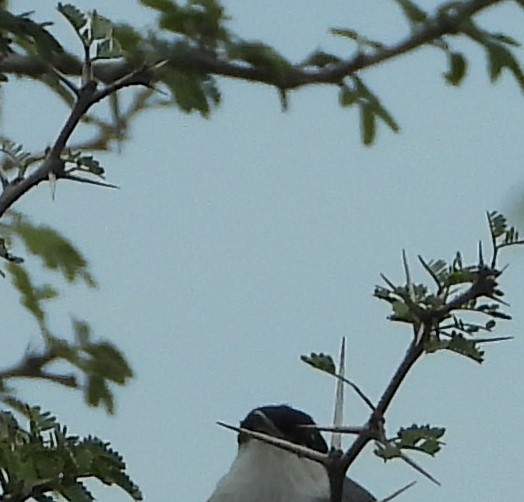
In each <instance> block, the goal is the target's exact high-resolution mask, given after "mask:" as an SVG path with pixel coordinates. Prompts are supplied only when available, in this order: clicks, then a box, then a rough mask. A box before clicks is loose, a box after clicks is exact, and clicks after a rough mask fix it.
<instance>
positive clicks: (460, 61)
mask: <svg viewBox="0 0 524 502" xmlns="http://www.w3.org/2000/svg"><path fill="white" fill-rule="evenodd" d="M448 61H449V70H448V72H447V73H445V74H444V78H445V79H446V81H447V82H448V83H450V84H451V85H460V83H461V82H462V80H463V79H464V77H465V76H466V72H467V60H466V58H465V57H464V56H463V55H462V54H461V53H460V52H450V53H448Z"/></svg>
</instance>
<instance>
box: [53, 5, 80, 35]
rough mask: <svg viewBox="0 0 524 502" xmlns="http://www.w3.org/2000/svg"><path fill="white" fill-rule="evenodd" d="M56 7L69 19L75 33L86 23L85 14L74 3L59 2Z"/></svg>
mask: <svg viewBox="0 0 524 502" xmlns="http://www.w3.org/2000/svg"><path fill="white" fill-rule="evenodd" d="M57 9H58V12H60V14H62V15H63V16H64V17H65V18H66V19H67V20H68V21H69V23H70V24H71V26H73V28H74V29H75V31H76V32H77V33H79V32H80V30H81V29H82V28H83V27H84V26H85V25H86V24H87V16H85V15H84V14H83V13H82V12H81V11H80V10H79V9H77V8H76V7H75V6H74V5H71V4H63V3H59V4H58V7H57Z"/></svg>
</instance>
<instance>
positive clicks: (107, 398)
mask: <svg viewBox="0 0 524 502" xmlns="http://www.w3.org/2000/svg"><path fill="white" fill-rule="evenodd" d="M85 397H86V401H87V403H88V404H89V405H90V406H95V407H96V406H100V405H101V404H102V405H103V406H104V407H105V408H106V410H107V411H108V413H110V414H111V415H112V414H113V413H114V412H115V403H114V400H113V393H112V392H111V389H109V386H108V385H107V382H106V380H105V379H104V378H103V377H102V376H100V375H96V374H92V375H89V377H88V379H87V385H86V388H85Z"/></svg>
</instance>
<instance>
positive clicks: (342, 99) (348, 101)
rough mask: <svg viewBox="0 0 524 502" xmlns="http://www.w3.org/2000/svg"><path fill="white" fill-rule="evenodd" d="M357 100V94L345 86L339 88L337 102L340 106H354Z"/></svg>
mask: <svg viewBox="0 0 524 502" xmlns="http://www.w3.org/2000/svg"><path fill="white" fill-rule="evenodd" d="M358 99H359V94H358V93H357V92H355V91H353V90H352V89H350V88H349V87H348V86H347V85H346V84H342V85H341V86H340V91H339V94H338V100H339V103H340V105H341V106H343V107H348V106H351V105H354V104H355V103H356V102H357V101H358Z"/></svg>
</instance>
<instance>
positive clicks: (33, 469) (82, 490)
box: [0, 406, 142, 502]
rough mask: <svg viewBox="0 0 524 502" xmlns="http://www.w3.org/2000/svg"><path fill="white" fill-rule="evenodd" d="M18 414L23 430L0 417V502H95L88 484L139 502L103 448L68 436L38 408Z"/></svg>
mask: <svg viewBox="0 0 524 502" xmlns="http://www.w3.org/2000/svg"><path fill="white" fill-rule="evenodd" d="M19 411H20V413H21V414H22V415H23V416H24V417H25V418H26V421H27V422H28V427H24V426H23V425H21V424H20V421H18V420H17V419H16V418H15V416H14V415H13V414H12V413H10V412H7V411H0V465H1V472H0V479H1V485H2V500H20V501H22V500H36V501H39V502H53V501H57V502H58V501H59V500H64V499H65V500H70V501H74V502H84V501H85V502H90V501H93V500H95V497H94V496H93V495H92V494H91V492H90V491H89V489H88V488H87V487H86V485H85V481H87V480H89V479H96V480H98V481H100V482H102V483H104V484H105V485H116V486H118V487H120V488H121V489H122V490H124V491H125V492H127V493H128V494H129V495H130V497H131V498H132V499H133V500H142V494H141V492H140V489H139V488H138V487H137V486H136V485H135V484H134V483H133V481H131V479H130V478H129V476H128V475H127V474H126V472H125V470H126V465H125V463H124V461H123V459H122V457H121V456H120V454H119V453H117V452H116V451H114V450H112V449H111V448H110V445H109V443H106V442H103V441H101V440H100V439H98V438H96V437H92V436H88V437H86V438H83V439H81V438H79V437H78V436H71V435H69V434H68V431H67V428H66V427H63V426H61V425H60V424H59V423H58V422H57V420H56V418H55V417H53V416H52V415H51V414H50V413H48V412H42V411H41V409H40V408H39V407H29V406H21V407H20V409H19Z"/></svg>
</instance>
